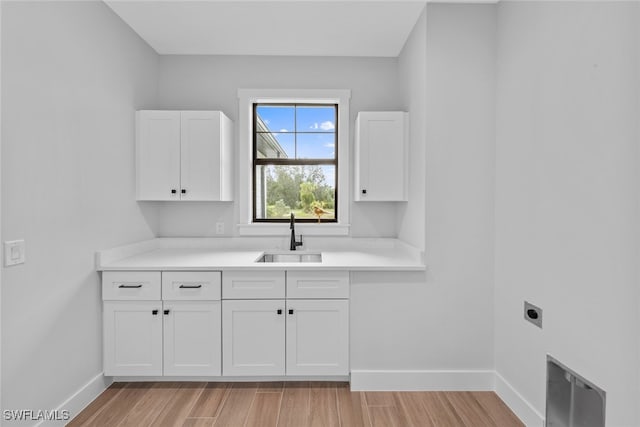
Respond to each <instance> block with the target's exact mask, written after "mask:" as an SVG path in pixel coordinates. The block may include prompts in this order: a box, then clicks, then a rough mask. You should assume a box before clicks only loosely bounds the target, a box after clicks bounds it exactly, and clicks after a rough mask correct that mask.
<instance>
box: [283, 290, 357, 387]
mask: <svg viewBox="0 0 640 427" xmlns="http://www.w3.org/2000/svg"><path fill="white" fill-rule="evenodd" d="M286 345H287V354H286V357H287V375H348V374H349V301H348V300H344V299H343V300H287V344H286Z"/></svg>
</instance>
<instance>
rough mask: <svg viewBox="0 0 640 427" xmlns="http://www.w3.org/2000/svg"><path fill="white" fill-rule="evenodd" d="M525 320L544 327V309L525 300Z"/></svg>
mask: <svg viewBox="0 0 640 427" xmlns="http://www.w3.org/2000/svg"><path fill="white" fill-rule="evenodd" d="M524 320H526V321H527V322H531V323H533V324H534V325H536V326H537V327H538V328H540V329H542V309H541V308H540V307H536V306H535V305H533V304H531V303H530V302H528V301H525V302H524Z"/></svg>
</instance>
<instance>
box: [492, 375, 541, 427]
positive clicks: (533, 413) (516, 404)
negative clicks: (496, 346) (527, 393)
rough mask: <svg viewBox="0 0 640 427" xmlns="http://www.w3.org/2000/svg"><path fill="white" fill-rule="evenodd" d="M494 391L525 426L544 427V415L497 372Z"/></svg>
mask: <svg viewBox="0 0 640 427" xmlns="http://www.w3.org/2000/svg"><path fill="white" fill-rule="evenodd" d="M495 377H496V388H495V392H496V394H497V395H498V397H500V399H502V401H503V402H504V403H505V404H506V405H507V406H508V407H509V408H510V409H511V410H512V411H513V413H514V414H516V416H517V417H518V418H520V420H521V421H522V422H523V423H524V424H525V425H526V426H527V427H544V422H545V421H544V415H542V414H541V413H540V412H538V411H537V410H536V409H535V408H534V407H533V406H532V405H531V404H530V403H529V402H527V400H526V399H525V398H524V397H522V395H521V394H520V393H518V392H517V391H516V389H514V388H513V387H512V386H511V384H509V383H508V382H507V380H505V379H504V377H503V376H502V375H500V374H499V373H498V372H496V373H495Z"/></svg>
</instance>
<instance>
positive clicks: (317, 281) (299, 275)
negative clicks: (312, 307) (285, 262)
mask: <svg viewBox="0 0 640 427" xmlns="http://www.w3.org/2000/svg"><path fill="white" fill-rule="evenodd" d="M287 298H310V299H313V298H327V299H331V298H349V272H348V271H288V272H287Z"/></svg>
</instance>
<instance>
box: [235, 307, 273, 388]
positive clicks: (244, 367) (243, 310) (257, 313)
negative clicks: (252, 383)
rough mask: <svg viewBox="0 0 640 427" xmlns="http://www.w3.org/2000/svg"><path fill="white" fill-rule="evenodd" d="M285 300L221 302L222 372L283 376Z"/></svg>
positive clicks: (242, 374) (237, 374)
mask: <svg viewBox="0 0 640 427" xmlns="http://www.w3.org/2000/svg"><path fill="white" fill-rule="evenodd" d="M284 330H285V301H284V300H225V301H222V349H223V356H222V373H223V375H228V376H248V375H284V374H285V358H284V357H285V333H284Z"/></svg>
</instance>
